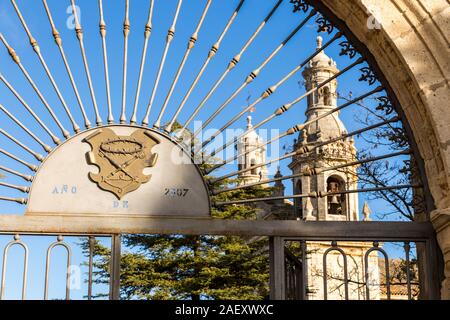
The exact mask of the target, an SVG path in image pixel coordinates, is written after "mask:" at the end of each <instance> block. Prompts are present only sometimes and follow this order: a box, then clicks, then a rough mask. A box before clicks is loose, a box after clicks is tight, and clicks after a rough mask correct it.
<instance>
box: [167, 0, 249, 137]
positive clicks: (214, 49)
mask: <svg viewBox="0 0 450 320" xmlns="http://www.w3.org/2000/svg"><path fill="white" fill-rule="evenodd" d="M244 2H245V0H241V1H240V2H239V4H238V5H237V7H236V9H235V10H234V12H233V14H232V15H231V17H230V19H228V22H227V24H226V26H225V28H224V29H223V31H222V33H221V34H220V36H219V39H218V40H217V41H216V43H215V44H214V45H213V46H212V47H211V50H210V51H209V53H208V56H207V58H206V60H205V61H204V62H203V65H202V67H201V69H200V71H199V72H198V74H197V76H196V77H195V80H194V81H193V82H192V83H191V86H190V87H189V89H188V91H187V92H186V94H185V96H184V98H183V100H182V101H181V104H180V105H179V106H178V108H177V111H176V112H175V115H174V116H173V117H172V120H171V121H170V122H169V124H168V126H167V127H166V128H165V131H167V132H171V131H172V127H173V125H174V123H175V121H176V120H177V119H178V116H179V115H180V113H181V111H182V110H183V108H184V106H185V104H186V102H187V101H188V99H189V97H190V96H191V94H192V92H193V91H194V89H195V87H196V86H197V84H198V82H199V81H200V79H201V77H202V76H203V73H204V72H205V70H206V68H207V67H208V65H209V63H210V62H211V60H212V59H213V58H214V56H215V55H216V53H217V51H218V50H219V48H220V45H221V43H222V41H223V39H224V38H225V35H226V34H227V33H228V31H229V30H230V27H231V25H232V24H233V22H234V21H235V19H236V17H237V15H238V13H239V11H240V10H241V8H242V5H243V4H244Z"/></svg>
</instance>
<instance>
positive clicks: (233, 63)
mask: <svg viewBox="0 0 450 320" xmlns="http://www.w3.org/2000/svg"><path fill="white" fill-rule="evenodd" d="M282 2H283V0H278V1H277V3H276V4H275V6H274V7H273V8H272V10H271V11H270V12H269V14H268V15H267V17H266V18H265V19H264V20H263V22H262V23H261V24H260V25H259V26H258V28H257V29H256V31H255V32H254V33H253V34H252V36H251V37H250V39H249V40H248V41H247V42H246V43H245V45H244V46H243V47H242V49H241V51H240V52H239V53H238V54H237V55H235V56H234V57H233V59H232V60H231V61H230V63H229V64H228V66H227V68H226V69H225V71H224V72H223V73H222V75H221V76H220V77H219V79H218V80H217V81H216V83H215V84H214V85H213V87H212V88H211V89H210V90H209V92H208V94H207V95H206V96H205V98H203V100H202V102H200V104H199V106H198V107H197V108H196V109H195V111H194V112H193V113H192V115H191V116H190V117H189V120H188V121H187V122H186V124H185V127H186V126H188V125H189V123H190V122H191V121H192V120H190V119H193V118H195V117H196V116H197V114H198V113H199V112H200V110H201V109H202V108H203V106H204V105H205V103H206V102H207V101H208V100H209V98H210V97H211V96H212V95H213V93H214V92H215V91H216V90H217V88H218V87H219V86H220V85H221V84H222V82H223V81H224V80H225V78H226V77H227V75H228V74H229V73H230V72H231V71H232V70H234V69H235V67H236V66H237V64H238V63H239V62H240V60H241V58H242V56H243V55H244V53H245V51H247V49H248V48H249V47H250V45H251V44H252V43H253V41H255V39H256V37H257V36H258V34H259V33H260V32H261V31H262V30H263V28H264V27H265V26H266V24H267V23H268V22H269V20H270V18H272V16H273V14H274V13H275V11H276V10H277V9H278V7H279V6H280V5H281V3H282ZM165 130H166V132H169V133H170V131H171V127H168V128H166V129H165Z"/></svg>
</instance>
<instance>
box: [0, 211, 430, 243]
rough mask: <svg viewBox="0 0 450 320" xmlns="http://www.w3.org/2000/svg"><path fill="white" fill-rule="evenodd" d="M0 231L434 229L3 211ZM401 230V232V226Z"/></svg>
mask: <svg viewBox="0 0 450 320" xmlns="http://www.w3.org/2000/svg"><path fill="white" fill-rule="evenodd" d="M0 225H1V226H2V232H0V234H16V233H20V234H23V235H25V234H46V235H47V234H50V235H52V234H70V235H73V236H76V235H80V236H86V235H87V234H90V235H97V236H101V235H111V234H118V233H123V234H189V235H236V236H283V237H303V238H304V240H323V239H325V240H326V239H328V240H329V239H330V238H332V239H335V240H346V239H347V240H349V241H350V240H351V239H358V240H361V241H366V240H369V241H371V242H372V241H373V239H378V238H379V237H380V235H382V238H383V239H379V240H380V241H394V242H395V241H401V240H403V241H411V239H415V240H421V239H423V240H426V239H429V238H430V237H432V236H433V235H434V229H433V226H432V224H431V223H429V222H374V221H371V222H364V221H361V222H339V221H337V222H336V221H308V222H305V221H275V220H274V221H260V220H245V221H244V220H223V219H186V218H184V219H183V218H149V217H138V216H134V217H133V216H128V217H123V216H122V217H114V216H101V215H100V216H96V217H92V215H79V216H76V217H74V216H55V215H51V214H47V215H44V214H41V215H38V214H36V213H35V214H33V215H28V216H15V215H1V216H0ZM399 230H401V232H399Z"/></svg>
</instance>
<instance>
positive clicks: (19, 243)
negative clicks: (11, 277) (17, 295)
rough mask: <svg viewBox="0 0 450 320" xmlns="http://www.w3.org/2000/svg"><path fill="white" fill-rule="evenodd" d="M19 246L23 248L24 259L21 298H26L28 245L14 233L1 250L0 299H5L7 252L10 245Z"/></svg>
mask: <svg viewBox="0 0 450 320" xmlns="http://www.w3.org/2000/svg"><path fill="white" fill-rule="evenodd" d="M13 246H20V247H22V248H23V250H24V259H23V276H22V300H25V298H26V291H27V275H28V253H29V250H28V246H27V245H26V244H25V243H23V242H22V240H21V239H20V236H19V235H18V234H16V235H14V240H13V241H11V242H10V243H8V244H7V245H6V247H5V250H4V251H3V267H2V282H1V288H0V300H4V299H5V287H6V271H7V265H8V253H9V250H10V249H11V247H13Z"/></svg>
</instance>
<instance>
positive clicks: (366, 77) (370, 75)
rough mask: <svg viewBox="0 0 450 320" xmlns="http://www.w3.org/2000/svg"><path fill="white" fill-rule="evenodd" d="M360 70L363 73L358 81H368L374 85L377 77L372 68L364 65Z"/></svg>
mask: <svg viewBox="0 0 450 320" xmlns="http://www.w3.org/2000/svg"><path fill="white" fill-rule="evenodd" d="M360 70H361V72H362V75H361V77H360V78H359V79H358V81H368V82H369V85H373V84H374V83H375V82H376V81H377V77H376V75H375V73H374V72H373V70H372V69H371V68H369V67H364V68H361V69H360Z"/></svg>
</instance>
